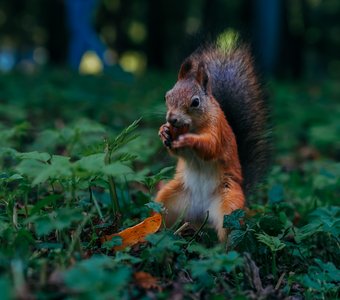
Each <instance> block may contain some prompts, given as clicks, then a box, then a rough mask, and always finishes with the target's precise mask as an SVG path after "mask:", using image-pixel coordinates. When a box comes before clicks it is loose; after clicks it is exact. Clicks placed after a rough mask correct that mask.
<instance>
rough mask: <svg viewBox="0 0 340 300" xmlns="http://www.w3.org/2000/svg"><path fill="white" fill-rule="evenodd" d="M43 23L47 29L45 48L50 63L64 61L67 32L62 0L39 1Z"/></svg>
mask: <svg viewBox="0 0 340 300" xmlns="http://www.w3.org/2000/svg"><path fill="white" fill-rule="evenodd" d="M41 11H42V12H43V25H44V27H45V29H46V31H47V43H46V48H47V50H48V53H49V59H50V62H51V63H52V64H60V63H65V62H66V57H67V44H68V32H67V29H66V14H65V7H64V2H63V0H57V1H41Z"/></svg>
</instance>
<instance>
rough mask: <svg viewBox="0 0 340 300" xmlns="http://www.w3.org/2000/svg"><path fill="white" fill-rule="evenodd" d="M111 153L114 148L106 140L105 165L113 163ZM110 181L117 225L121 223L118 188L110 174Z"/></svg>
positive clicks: (113, 210)
mask: <svg viewBox="0 0 340 300" xmlns="http://www.w3.org/2000/svg"><path fill="white" fill-rule="evenodd" d="M111 154H112V149H111V147H110V145H109V141H108V140H106V141H105V161H104V163H105V165H109V164H110V163H111ZM108 182H109V191H110V198H111V201H112V212H113V217H114V220H115V221H116V225H117V227H118V226H119V224H120V217H121V214H120V207H119V202H118V196H117V190H116V184H115V182H114V179H113V176H108Z"/></svg>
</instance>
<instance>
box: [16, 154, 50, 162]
mask: <svg viewBox="0 0 340 300" xmlns="http://www.w3.org/2000/svg"><path fill="white" fill-rule="evenodd" d="M18 157H19V158H20V159H35V160H39V161H42V162H47V161H48V160H50V159H51V155H50V154H48V153H45V152H37V151H33V152H24V153H19V154H18Z"/></svg>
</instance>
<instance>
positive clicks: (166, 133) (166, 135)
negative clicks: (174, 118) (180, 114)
mask: <svg viewBox="0 0 340 300" xmlns="http://www.w3.org/2000/svg"><path fill="white" fill-rule="evenodd" d="M158 135H159V137H160V138H161V140H162V142H163V144H164V146H165V147H167V148H171V144H172V136H171V132H170V128H169V126H168V125H167V124H164V125H162V126H161V128H160V129H159V132H158Z"/></svg>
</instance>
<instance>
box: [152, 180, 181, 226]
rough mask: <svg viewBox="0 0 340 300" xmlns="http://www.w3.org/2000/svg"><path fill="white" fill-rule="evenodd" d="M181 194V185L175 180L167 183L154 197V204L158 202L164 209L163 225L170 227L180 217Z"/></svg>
mask: <svg viewBox="0 0 340 300" xmlns="http://www.w3.org/2000/svg"><path fill="white" fill-rule="evenodd" d="M182 192H183V184H182V183H181V182H180V181H179V180H176V179H173V180H171V181H169V182H168V183H167V184H166V185H165V186H164V187H162V188H161V190H160V191H159V192H158V194H157V196H156V199H155V200H156V202H160V203H162V204H163V205H164V207H165V209H166V215H165V224H166V226H167V227H169V226H172V225H173V224H174V223H175V222H176V221H177V219H178V217H179V215H180V206H181V203H180V199H181V198H182V197H181V194H182Z"/></svg>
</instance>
